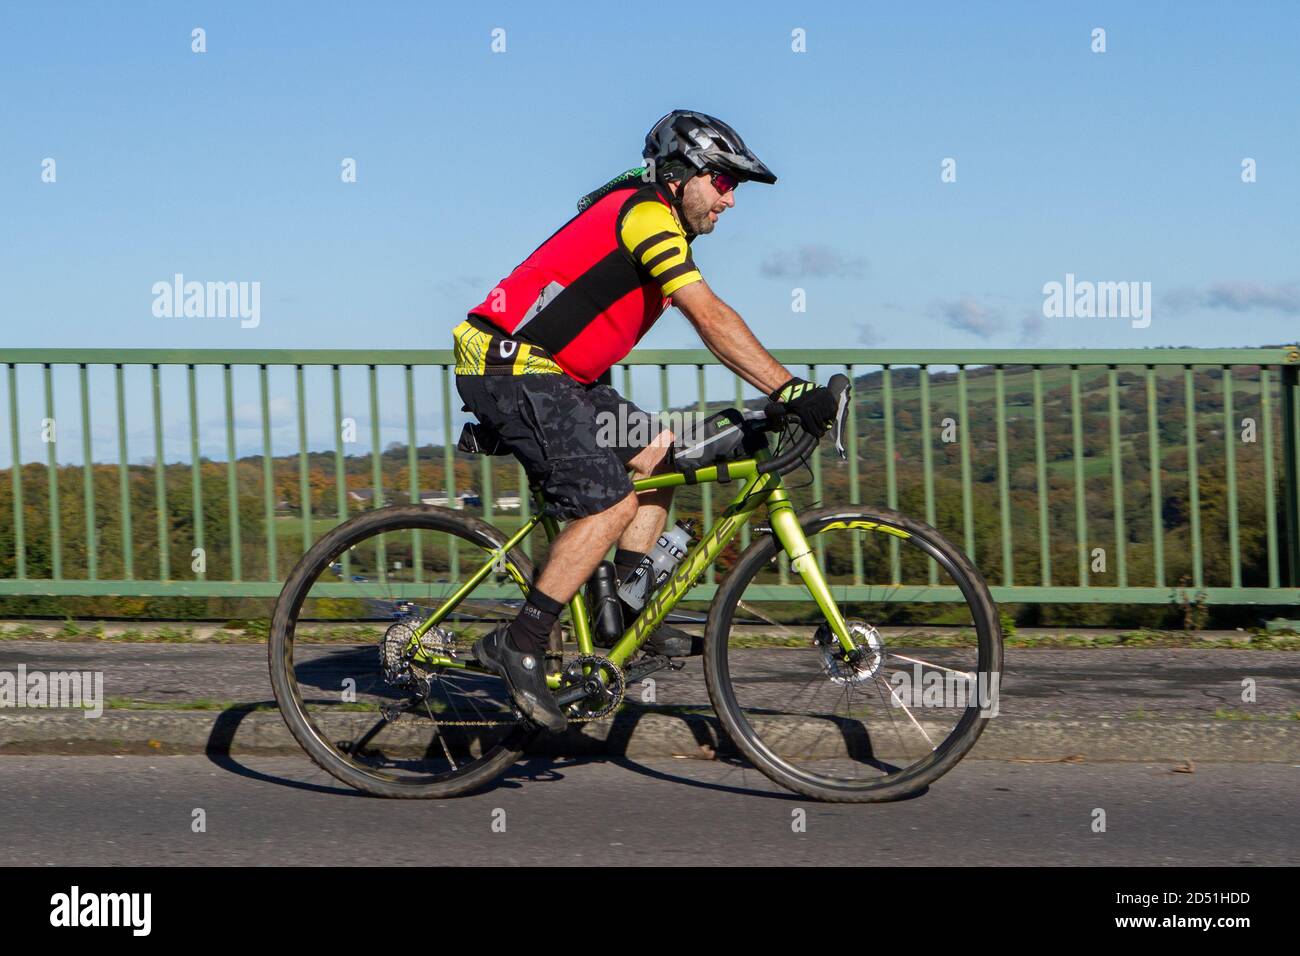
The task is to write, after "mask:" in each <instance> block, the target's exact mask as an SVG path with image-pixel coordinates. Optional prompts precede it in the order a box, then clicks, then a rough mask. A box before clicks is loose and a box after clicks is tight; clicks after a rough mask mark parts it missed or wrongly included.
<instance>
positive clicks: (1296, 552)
mask: <svg viewBox="0 0 1300 956" xmlns="http://www.w3.org/2000/svg"><path fill="white" fill-rule="evenodd" d="M1282 450H1283V454H1282V466H1283V491H1284V496H1285V506H1284V507H1285V509H1286V554H1287V572H1286V574H1287V584H1288V585H1290V586H1291V587H1300V368H1297V367H1296V366H1294V365H1287V366H1284V367H1283V368H1282Z"/></svg>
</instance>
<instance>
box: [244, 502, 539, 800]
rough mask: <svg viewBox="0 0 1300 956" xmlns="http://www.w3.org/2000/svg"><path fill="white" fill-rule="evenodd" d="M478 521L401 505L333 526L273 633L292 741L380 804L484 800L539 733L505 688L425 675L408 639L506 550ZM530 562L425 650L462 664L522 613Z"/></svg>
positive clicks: (503, 569)
mask: <svg viewBox="0 0 1300 956" xmlns="http://www.w3.org/2000/svg"><path fill="white" fill-rule="evenodd" d="M505 540H506V539H505V536H504V535H503V534H502V533H501V532H500V531H498V530H497V529H496V528H494V527H492V526H491V525H489V524H487V523H485V522H483V521H479V520H478V519H476V518H473V517H470V516H467V515H462V514H458V513H456V512H454V511H450V510H448V509H444V508H435V507H430V506H426V505H414V504H413V505H400V506H395V507H390V508H383V509H379V510H375V511H369V512H366V513H365V514H362V515H358V516H357V517H355V518H352V519H351V520H349V521H347V522H345V523H343V524H341V525H339V526H338V527H337V528H334V529H333V530H331V531H330V532H329V533H327V534H326V535H325V536H324V537H322V538H321V539H320V540H319V541H317V542H316V544H315V545H314V546H313V547H312V548H311V549H310V550H309V551H308V552H307V553H306V554H305V555H304V556H303V558H302V560H301V561H299V562H298V565H297V566H296V567H295V568H294V570H293V573H292V574H290V576H289V579H288V580H287V581H286V582H285V585H284V588H283V590H282V591H281V593H280V598H279V600H278V601H277V602H276V606H275V614H274V617H273V618H272V623H271V634H270V647H269V655H270V668H271V684H272V687H273V688H274V691H275V698H276V701H277V702H278V703H279V705H280V713H281V714H282V715H283V716H284V720H285V723H286V724H287V725H288V727H289V730H290V732H291V733H292V734H293V736H294V737H295V738H296V739H297V741H298V742H299V743H300V744H301V745H302V747H303V749H304V750H306V751H307V753H308V755H310V756H311V758H312V760H314V761H315V762H316V763H317V764H318V765H319V766H320V767H321V768H322V769H324V770H326V771H328V772H329V773H331V774H333V775H334V776H335V777H337V778H338V779H339V780H342V781H343V782H344V783H347V784H349V785H350V786H353V787H356V788H357V789H359V790H364V791H366V792H367V793H373V794H376V795H378V796H384V797H424V798H438V797H451V796H457V795H459V794H462V793H467V792H469V791H472V790H475V789H478V788H480V787H482V786H484V785H486V784H488V783H490V782H491V781H492V780H494V779H495V778H496V777H498V776H499V775H500V774H501V773H503V772H504V771H505V770H506V769H507V768H508V767H509V766H510V765H511V764H513V763H514V762H515V761H516V760H517V759H518V758H519V756H520V754H521V753H522V752H523V749H524V747H525V746H526V745H527V743H528V742H529V740H531V739H532V737H533V736H534V735H535V734H536V732H537V731H536V728H535V727H534V726H533V725H532V724H531V723H528V722H527V721H525V720H523V719H522V718H521V716H520V715H519V713H518V712H517V711H516V710H515V708H514V706H513V704H512V703H511V702H510V697H509V693H508V692H507V690H506V687H505V684H504V682H503V681H502V680H501V679H500V678H498V677H496V676H495V675H491V674H485V673H482V672H480V671H478V670H475V669H470V668H466V667H464V666H455V665H450V666H437V667H431V666H425V665H422V664H421V663H420V662H419V660H418V659H412V658H411V655H410V653H409V648H410V646H411V636H412V630H411V629H412V628H413V627H414V626H415V625H417V624H419V623H420V622H422V621H423V620H425V619H427V618H428V617H429V615H430V614H432V613H433V612H434V611H435V610H437V609H438V608H439V607H441V606H442V604H443V603H444V602H445V601H446V600H447V599H448V598H449V597H450V596H451V595H453V594H454V593H455V592H456V591H457V589H458V588H460V587H461V585H463V584H464V583H465V581H466V579H467V578H468V577H469V576H470V575H472V574H473V573H474V572H475V571H476V570H477V569H479V568H480V567H482V566H483V564H484V563H485V562H486V561H487V560H489V558H490V555H491V553H492V552H493V551H495V550H497V549H499V548H500V547H501V546H502V545H504V543H505ZM532 578H533V567H532V563H531V562H530V561H529V560H528V558H527V557H526V556H525V555H524V554H522V553H521V552H519V551H518V550H517V549H516V550H512V551H510V552H509V553H508V554H507V555H506V556H505V559H504V560H502V561H499V562H497V566H496V567H495V568H494V571H493V572H492V573H490V574H489V576H488V577H487V578H486V579H484V580H483V581H482V582H480V584H479V585H478V587H476V588H475V590H474V591H473V592H471V593H470V594H469V595H468V597H467V598H466V599H465V600H463V601H462V602H461V603H460V604H459V605H458V606H457V607H456V608H455V609H454V610H453V611H452V613H451V614H450V615H448V616H447V617H446V618H445V619H444V620H443V621H442V622H441V625H440V626H439V627H437V628H433V629H431V630H429V631H428V632H427V633H426V634H425V635H424V636H423V637H422V638H421V642H420V643H421V645H422V647H423V648H424V649H425V650H429V651H433V652H437V653H440V654H443V655H451V656H454V657H456V658H458V659H459V662H460V663H462V664H463V662H464V659H465V657H466V656H467V655H468V652H469V649H470V646H471V645H472V643H473V641H474V640H475V639H477V637H478V636H480V635H481V634H483V633H485V632H486V631H487V630H488V629H489V628H491V627H495V626H496V625H497V624H499V623H502V622H506V621H510V620H512V619H513V618H514V616H515V614H516V613H517V612H518V609H519V606H520V605H521V604H522V602H523V600H524V596H525V588H526V587H527V586H528V585H529V584H531V582H532Z"/></svg>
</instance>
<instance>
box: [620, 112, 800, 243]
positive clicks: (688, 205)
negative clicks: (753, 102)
mask: <svg viewBox="0 0 1300 956" xmlns="http://www.w3.org/2000/svg"><path fill="white" fill-rule="evenodd" d="M642 156H644V157H645V159H646V160H647V162H648V163H649V164H650V165H651V168H652V169H653V170H654V177H655V179H656V180H657V181H658V182H660V183H663V184H664V185H666V186H668V187H669V188H670V189H671V190H672V191H673V193H674V195H675V196H676V199H677V204H678V208H679V211H680V212H681V216H682V219H683V220H684V225H685V226H686V228H687V229H688V230H690V231H691V232H692V233H694V234H696V235H704V234H705V233H709V232H712V231H713V227H714V225H715V224H716V223H717V220H718V216H719V215H720V214H721V213H722V211H723V210H724V209H726V208H728V207H730V206H734V205H735V202H736V200H735V196H734V195H733V194H732V191H733V190H734V189H735V187H736V186H737V185H739V184H740V183H743V182H747V181H749V180H753V181H754V182H760V183H775V182H776V176H775V174H773V172H772V171H771V170H770V169H768V168H767V166H766V165H764V163H763V161H762V160H761V159H759V158H758V157H757V156H755V155H754V153H753V152H752V151H751V150H750V149H749V147H748V146H746V145H745V141H744V140H743V139H741V138H740V134H739V133H737V132H736V131H735V130H734V129H732V128H731V127H730V126H728V125H727V124H726V123H724V122H722V120H720V119H716V118H715V117H712V116H709V115H708V114H707V113H698V112H696V111H694V110H673V111H672V112H671V113H669V114H668V115H667V116H665V117H663V118H662V119H660V120H659V122H657V123H655V125H654V126H653V127H652V128H651V130H650V132H649V133H647V134H646V138H645V149H644V150H643V151H642Z"/></svg>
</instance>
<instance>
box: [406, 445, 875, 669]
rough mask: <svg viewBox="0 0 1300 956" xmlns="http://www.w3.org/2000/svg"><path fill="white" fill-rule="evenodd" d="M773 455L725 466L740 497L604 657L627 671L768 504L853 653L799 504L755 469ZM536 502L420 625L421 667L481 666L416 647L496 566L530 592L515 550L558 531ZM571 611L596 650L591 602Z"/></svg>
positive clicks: (707, 478) (775, 527) (706, 473)
mask: <svg viewBox="0 0 1300 956" xmlns="http://www.w3.org/2000/svg"><path fill="white" fill-rule="evenodd" d="M768 457H770V456H769V455H767V454H766V453H764V452H761V451H760V453H759V456H758V457H756V458H749V459H745V460H744V461H738V462H731V463H728V467H727V471H728V473H729V474H730V476H731V478H732V479H740V480H742V482H743V483H742V485H741V487H740V490H739V491H738V492H737V493H736V497H735V498H733V499H732V501H731V503H730V504H729V505H728V506H727V507H726V509H725V510H724V511H723V512H722V514H721V515H719V517H718V520H717V521H716V522H715V523H714V525H713V526H712V527H711V528H710V529H709V532H708V533H707V534H706V535H705V537H704V538H703V539H702V540H701V541H699V542H697V543H696V544H695V545H694V546H693V547H692V548H691V549H690V550H689V551H688V552H687V554H686V557H684V558H682V560H681V562H680V563H679V564H678V565H677V567H676V569H675V570H674V572H673V574H672V576H671V577H670V578H669V579H668V580H667V581H665V582H664V584H663V585H662V586H661V587H660V588H659V590H658V591H656V592H655V593H654V594H653V595H652V596H651V598H650V600H649V601H648V602H647V605H646V607H645V609H644V610H643V611H642V612H641V615H640V616H639V617H638V618H637V619H636V621H634V622H633V623H632V626H631V627H629V628H628V629H627V630H626V631H624V632H623V636H622V637H621V638H620V639H619V640H618V642H617V643H616V644H615V645H614V647H613V648H611V649H609V650H607V651H606V653H605V654H604V655H602V656H604V657H606V658H608V659H609V660H611V661H613V662H614V663H615V664H616V665H617V666H619V667H620V668H621V667H623V666H624V665H625V664H626V662H627V661H628V660H630V659H631V657H632V655H633V654H635V653H636V651H637V649H638V648H639V647H640V646H641V645H642V644H643V643H644V642H645V641H646V639H647V638H648V637H649V636H650V635H651V634H652V633H653V632H654V629H655V628H656V627H658V626H659V625H660V624H661V623H662V622H663V620H664V618H665V617H667V616H668V614H669V612H671V611H672V609H673V608H674V607H675V606H676V605H677V603H678V602H679V601H680V600H681V599H682V598H683V597H684V596H685V595H686V592H687V591H689V590H690V589H691V588H692V587H693V586H694V585H695V582H696V580H698V578H699V577H700V575H701V574H703V573H704V570H705V569H706V568H707V567H708V566H709V565H710V564H712V563H713V562H714V561H715V560H717V557H718V555H719V554H721V553H722V550H723V549H724V548H725V547H726V546H727V545H728V544H729V543H730V542H731V540H732V539H733V538H734V537H735V536H736V534H737V533H739V531H740V529H741V528H743V527H744V526H745V525H746V524H747V523H748V522H749V521H750V519H751V518H753V516H754V513H755V512H756V511H757V510H758V508H759V506H760V505H763V504H766V505H767V511H768V520H769V523H770V525H771V528H772V533H773V534H774V535H776V539H777V541H778V542H779V543H780V545H781V547H782V548H783V549H784V550H785V553H786V554H787V555H789V557H790V567H791V568H792V569H793V570H794V571H795V572H796V573H797V574H798V575H799V576H800V578H801V579H802V580H803V582H804V585H805V586H806V587H807V588H808V592H809V594H810V595H811V596H812V599H813V600H814V601H815V602H816V603H817V606H818V607H819V608H820V609H821V611H822V613H823V614H824V615H825V617H826V620H827V622H828V623H829V624H830V626H831V629H832V631H833V632H834V634H835V636H836V638H838V640H839V642H840V646H841V647H843V648H844V650H845V651H846V652H852V651H853V650H855V648H856V645H855V644H854V643H853V639H852V637H851V636H850V635H849V630H848V627H847V625H846V624H845V621H844V615H843V614H842V613H841V612H840V608H839V605H838V604H837V603H836V602H835V598H834V597H833V596H832V595H831V590H830V586H829V585H828V584H827V583H826V578H825V576H824V575H823V574H822V569H821V566H820V565H819V564H818V563H817V561H816V559H815V557H814V555H813V553H812V548H811V546H810V545H809V544H808V539H807V536H806V535H804V533H803V527H802V526H801V525H800V524H799V517H798V515H797V514H796V513H795V510H794V506H793V505H792V504H791V503H790V494H789V492H788V491H786V489H785V487H784V485H783V484H782V482H781V477H780V476H779V475H774V474H759V472H758V465H759V463H760V462H762V461H765V460H767V459H768ZM717 480H718V469H717V467H716V466H710V467H707V468H701V469H699V470H698V471H697V472H696V473H695V482H696V483H703V482H716V481H717ZM685 484H686V476H685V475H684V474H682V473H681V472H666V473H664V474H659V475H652V476H650V477H649V478H641V479H638V480H636V481H633V482H632V487H633V489H634V490H635V491H638V492H641V491H653V490H655V489H659V488H677V487H680V486H682V485H685ZM536 500H537V503H538V508H537V511H536V513H535V514H534V515H533V516H532V517H531V518H529V519H528V520H527V521H525V522H524V523H523V525H521V526H520V528H519V530H518V531H516V532H515V533H514V534H513V535H511V536H510V538H509V539H507V541H506V542H505V544H503V545H502V546H501V547H500V548H498V549H496V550H494V551H492V552H490V554H489V558H488V560H487V561H486V563H484V564H483V566H482V567H480V568H479V569H478V570H477V571H475V572H474V573H473V574H472V575H470V577H469V580H467V581H466V582H465V583H464V584H463V585H462V586H461V587H460V588H458V589H457V590H456V593H454V594H453V595H452V596H451V597H450V598H448V599H447V601H446V602H445V603H444V604H443V605H442V606H441V607H439V608H438V610H436V611H435V612H434V613H433V614H431V615H430V616H429V617H428V618H427V619H426V620H425V621H424V622H423V623H422V624H421V625H420V626H419V627H418V628H416V633H415V635H414V636H413V637H412V639H411V645H410V646H411V647H413V648H414V650H415V654H416V658H417V659H418V660H420V661H421V662H422V663H425V664H428V665H431V666H441V667H455V668H461V669H466V670H482V669H483V668H481V667H480V666H479V665H478V664H476V663H471V662H469V661H462V660H457V659H454V658H450V657H445V656H441V655H430V654H424V653H422V652H421V650H420V648H419V638H420V635H422V634H424V633H425V632H426V631H428V629H429V628H431V627H434V626H436V625H437V624H439V623H440V622H441V621H442V620H443V619H444V618H446V616H447V615H448V614H450V613H451V612H452V611H453V610H454V609H455V608H456V606H457V605H458V604H459V603H460V602H461V601H463V600H464V599H465V598H466V597H467V596H468V595H469V594H470V593H471V592H472V591H473V590H474V588H476V587H477V586H478V585H479V584H480V583H481V582H482V581H483V580H484V578H486V577H487V576H488V574H489V573H491V571H492V570H493V569H494V568H495V569H497V570H498V571H504V572H505V573H507V574H509V575H510V576H511V577H513V578H514V579H515V581H516V582H517V583H518V584H519V585H520V586H521V587H522V588H524V590H525V591H526V590H527V589H528V582H527V581H526V580H525V579H524V577H523V575H522V574H521V573H520V572H519V570H518V569H517V568H515V566H514V564H513V563H512V562H511V561H510V559H509V557H508V555H509V552H510V550H511V549H512V548H514V547H515V546H516V545H518V544H519V543H520V542H521V541H523V540H524V539H525V538H526V537H528V535H529V534H531V533H532V531H533V529H534V528H536V527H537V525H538V524H541V525H542V527H543V528H544V529H545V530H546V535H547V538H548V539H549V540H551V541H554V540H555V537H556V536H557V535H558V534H559V522H558V521H556V520H555V519H554V518H553V517H551V516H549V515H543V514H542V508H541V506H542V505H543V504H544V503H545V499H544V497H543V496H542V495H541V494H540V493H538V494H537V496H536ZM569 614H570V616H571V619H572V623H573V631H574V636H575V638H576V639H577V642H578V650H579V653H582V654H592V653H594V650H593V648H594V644H593V642H592V631H591V621H590V619H589V617H588V615H587V603H586V600H585V598H584V596H583V593H582V590H581V589H579V591H578V593H577V594H575V595H574V596H573V598H572V599H571V600H570V601H569ZM548 680H549V681H550V682H551V684H552V685H553V686H558V684H559V676H558V675H550V676H549V677H548Z"/></svg>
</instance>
